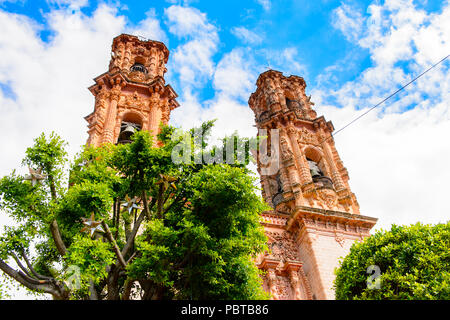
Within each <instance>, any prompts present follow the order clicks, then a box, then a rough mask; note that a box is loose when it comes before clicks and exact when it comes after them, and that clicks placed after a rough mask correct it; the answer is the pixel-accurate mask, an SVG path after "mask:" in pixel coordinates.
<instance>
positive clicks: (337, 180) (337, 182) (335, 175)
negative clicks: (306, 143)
mask: <svg viewBox="0 0 450 320" xmlns="http://www.w3.org/2000/svg"><path fill="white" fill-rule="evenodd" d="M322 146H323V150H324V151H325V156H326V158H327V160H328V163H329V165H330V168H331V178H332V179H333V183H334V186H335V188H336V191H339V190H342V189H345V185H344V182H343V181H342V177H341V175H340V174H339V172H338V170H337V167H336V164H335V163H334V158H333V153H332V151H331V148H330V145H329V144H328V142H327V141H325V142H323V143H322Z"/></svg>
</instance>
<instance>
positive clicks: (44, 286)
mask: <svg viewBox="0 0 450 320" xmlns="http://www.w3.org/2000/svg"><path fill="white" fill-rule="evenodd" d="M0 269H1V270H2V271H3V272H4V273H6V274H7V275H8V276H10V277H11V278H13V279H14V280H16V281H17V282H19V283H20V284H21V285H23V286H25V287H27V288H28V289H30V290H34V291H42V292H45V293H49V294H51V295H53V296H54V297H56V298H59V299H64V298H65V294H67V293H66V291H65V290H64V289H62V288H60V287H58V285H57V284H56V283H54V282H50V281H47V280H36V279H33V278H30V277H28V276H27V275H25V274H24V273H23V272H20V271H16V270H14V269H13V268H11V267H10V266H9V265H8V264H6V263H5V262H4V261H3V260H2V259H0Z"/></svg>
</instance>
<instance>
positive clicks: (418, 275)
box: [335, 222, 450, 300]
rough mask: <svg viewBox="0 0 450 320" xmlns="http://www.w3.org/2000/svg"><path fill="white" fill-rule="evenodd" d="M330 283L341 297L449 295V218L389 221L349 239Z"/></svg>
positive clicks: (403, 297)
mask: <svg viewBox="0 0 450 320" xmlns="http://www.w3.org/2000/svg"><path fill="white" fill-rule="evenodd" d="M371 266H372V267H371ZM368 268H369V269H368ZM367 271H368V273H366V272H367ZM369 273H370V274H369ZM335 289H336V298H337V299H346V300H347V299H377V300H382V299H402V300H412V299H414V300H416V299H417V300H429V299H439V300H444V299H445V300H448V299H450V222H448V223H446V224H437V225H435V226H432V225H422V224H420V223H417V224H415V225H411V226H396V225H393V226H392V228H391V230H390V231H378V232H377V233H375V234H374V235H372V236H371V237H369V238H367V239H366V240H364V241H363V242H360V243H355V244H353V246H352V247H351V249H350V254H349V255H347V256H346V257H345V259H344V260H343V261H342V262H341V266H340V268H339V269H337V270H336V280H335Z"/></svg>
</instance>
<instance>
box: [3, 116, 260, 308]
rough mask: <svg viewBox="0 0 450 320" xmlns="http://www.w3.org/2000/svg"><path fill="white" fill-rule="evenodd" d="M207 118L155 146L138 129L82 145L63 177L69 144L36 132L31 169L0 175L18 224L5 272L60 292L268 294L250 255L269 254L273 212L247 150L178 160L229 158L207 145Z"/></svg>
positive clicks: (6, 206)
mask: <svg viewBox="0 0 450 320" xmlns="http://www.w3.org/2000/svg"><path fill="white" fill-rule="evenodd" d="M212 125H213V122H207V123H205V124H203V125H202V127H201V128H199V129H198V130H194V129H193V130H191V131H189V132H188V133H187V134H186V133H185V134H184V135H183V134H182V135H180V134H176V131H175V129H174V128H172V127H163V128H162V131H161V133H160V134H159V135H158V143H155V142H154V141H153V140H152V137H151V136H150V135H149V133H148V132H137V133H135V134H134V135H133V142H132V143H130V144H126V145H117V146H116V145H111V144H108V145H104V146H102V147H99V148H92V147H84V149H83V150H82V152H81V153H80V154H79V155H77V157H76V158H75V160H74V161H73V163H72V164H71V166H70V170H69V172H70V174H66V175H65V174H64V173H65V171H64V165H65V164H66V152H65V151H64V147H65V143H64V142H63V141H62V140H61V138H60V137H58V136H57V135H55V134H52V135H50V137H48V138H47V137H45V135H41V136H40V137H39V138H37V139H36V140H35V144H34V146H33V147H31V148H28V149H27V151H26V157H25V159H24V161H23V164H24V165H27V166H29V167H30V168H31V170H30V175H28V176H27V177H24V176H21V175H19V174H17V173H16V172H13V173H12V174H10V175H9V176H5V177H4V178H2V179H1V180H0V195H1V200H0V210H1V211H2V213H6V214H8V215H9V216H10V217H12V218H13V219H14V220H15V222H16V223H15V225H14V226H8V227H6V228H5V230H4V232H3V235H2V236H1V237H0V269H1V270H2V271H3V272H4V273H5V274H6V275H8V276H9V277H11V278H13V279H15V280H16V281H17V282H18V283H20V284H21V285H22V286H25V287H26V288H28V289H29V290H31V291H35V292H42V293H47V294H51V295H52V296H53V298H55V299H111V300H117V299H123V300H128V299H132V298H134V297H140V298H141V299H263V298H266V297H267V296H266V294H265V293H264V291H263V290H262V287H261V279H260V275H259V271H258V269H257V268H256V266H255V265H254V261H253V259H254V258H255V256H256V255H257V254H258V253H260V252H263V251H264V250H266V249H267V247H266V237H265V235H264V232H263V229H262V226H261V225H260V223H259V213H260V212H262V211H263V210H266V209H267V208H266V205H265V204H264V202H263V200H262V199H261V197H259V196H258V195H257V194H256V192H255V189H256V187H255V178H254V177H252V176H251V175H250V172H249V171H248V170H247V169H246V163H245V161H247V160H248V157H244V161H241V162H238V161H234V162H233V163H231V164H223V163H211V164H205V163H198V161H197V163H196V162H192V161H191V162H186V163H185V162H179V161H173V154H176V153H177V152H178V151H179V150H181V153H180V154H181V155H182V156H183V157H184V159H190V160H194V159H198V156H199V155H200V158H201V154H202V153H206V152H208V153H209V154H212V155H214V156H216V158H217V156H218V158H220V155H221V153H220V151H224V153H223V156H222V157H223V159H225V158H226V154H227V151H226V148H225V146H223V147H221V148H216V149H214V150H215V151H212V152H211V149H208V143H207V137H208V132H209V130H210V128H211V127H212ZM199 130H200V132H201V133H202V134H203V137H201V138H200V139H198V138H194V136H193V134H194V132H198V131H199ZM186 137H187V138H186ZM230 139H231V140H233V141H235V142H236V144H233V146H235V147H234V149H236V148H237V146H238V145H239V144H240V145H244V146H245V147H246V148H247V149H248V147H249V144H250V141H249V140H248V139H241V138H239V137H236V136H232V137H227V138H225V139H224V140H223V142H224V144H225V142H226V141H230ZM156 145H158V147H157V146H156ZM180 146H181V148H180ZM183 150H184V151H183ZM186 150H188V151H186ZM229 152H230V149H228V154H229ZM218 158H217V159H218ZM241 159H242V158H241ZM235 160H236V159H235ZM67 176H68V177H67ZM8 261H15V263H16V265H17V267H15V268H14V267H11V264H10V263H9V262H8Z"/></svg>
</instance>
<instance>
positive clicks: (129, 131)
mask: <svg viewBox="0 0 450 320" xmlns="http://www.w3.org/2000/svg"><path fill="white" fill-rule="evenodd" d="M124 126H126V127H125V129H123V130H122V132H120V135H119V141H118V142H119V143H127V142H131V136H132V135H133V134H134V133H135V132H136V129H135V127H134V126H133V124H131V123H126V124H125V123H124Z"/></svg>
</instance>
